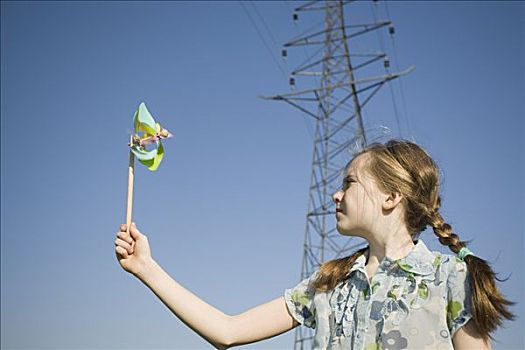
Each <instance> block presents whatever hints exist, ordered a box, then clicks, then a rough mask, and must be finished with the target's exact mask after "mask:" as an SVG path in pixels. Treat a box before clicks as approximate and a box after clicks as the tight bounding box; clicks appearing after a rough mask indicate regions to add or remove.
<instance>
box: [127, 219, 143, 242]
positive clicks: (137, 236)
mask: <svg viewBox="0 0 525 350" xmlns="http://www.w3.org/2000/svg"><path fill="white" fill-rule="evenodd" d="M129 233H130V234H131V237H132V238H133V239H134V240H136V241H137V240H139V239H140V238H141V236H142V234H141V233H140V231H139V230H138V229H137V226H136V225H135V223H134V222H132V223H131V227H130V230H129Z"/></svg>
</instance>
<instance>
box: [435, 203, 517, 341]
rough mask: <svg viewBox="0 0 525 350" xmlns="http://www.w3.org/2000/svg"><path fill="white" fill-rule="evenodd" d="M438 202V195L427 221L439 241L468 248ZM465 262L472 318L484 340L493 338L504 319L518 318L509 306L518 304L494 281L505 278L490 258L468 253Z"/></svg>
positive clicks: (450, 246) (452, 247)
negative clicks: (497, 275)
mask: <svg viewBox="0 0 525 350" xmlns="http://www.w3.org/2000/svg"><path fill="white" fill-rule="evenodd" d="M439 204H440V198H439V197H438V200H437V205H436V206H434V209H432V210H429V211H428V213H427V215H426V216H427V223H428V224H429V225H430V226H432V228H433V230H434V233H435V235H436V236H438V238H439V242H440V243H441V244H443V245H446V246H448V247H449V248H450V250H452V251H453V252H454V253H456V254H458V253H459V251H460V249H461V248H463V247H466V243H467V242H470V241H461V240H460V239H459V236H458V235H456V234H455V233H454V232H452V227H451V226H450V225H449V224H447V223H446V222H445V220H443V217H442V216H441V214H440V213H439V211H438V210H439ZM464 261H465V263H466V264H467V271H468V273H469V275H470V285H471V287H472V288H471V289H472V300H471V301H470V302H471V306H472V307H471V309H472V319H473V321H474V323H475V325H476V327H477V328H478V330H479V332H480V334H481V336H482V337H483V339H484V340H485V341H486V340H488V338H490V339H493V338H492V336H491V333H493V332H494V331H495V330H496V328H498V327H499V326H500V325H501V324H502V322H503V318H506V319H508V320H514V318H515V317H516V316H515V315H514V314H513V313H512V312H510V311H509V310H508V306H510V305H514V304H516V303H515V302H512V301H510V300H508V299H506V298H505V297H504V296H503V295H502V294H501V292H500V291H499V289H498V287H497V286H496V282H495V280H498V281H500V282H502V281H505V280H501V279H498V278H497V277H496V274H495V273H494V271H493V270H492V268H491V267H490V265H489V263H488V262H487V261H485V260H483V259H481V258H479V257H477V256H474V255H467V256H466V257H465V258H464Z"/></svg>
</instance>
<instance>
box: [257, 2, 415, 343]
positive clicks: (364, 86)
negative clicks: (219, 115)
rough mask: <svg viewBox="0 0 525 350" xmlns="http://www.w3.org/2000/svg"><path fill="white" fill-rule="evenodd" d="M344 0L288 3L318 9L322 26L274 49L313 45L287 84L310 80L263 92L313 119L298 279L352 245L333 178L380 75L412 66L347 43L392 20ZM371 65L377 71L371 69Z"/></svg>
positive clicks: (357, 134) (302, 334)
mask: <svg viewBox="0 0 525 350" xmlns="http://www.w3.org/2000/svg"><path fill="white" fill-rule="evenodd" d="M351 2H352V1H348V0H346V1H344V0H338V1H333V0H327V1H310V2H308V3H305V4H304V5H302V6H299V7H297V8H296V9H295V12H294V14H293V17H294V20H297V18H298V13H299V12H303V11H322V12H324V16H325V19H324V28H323V29H321V30H318V31H316V32H313V33H311V34H307V35H303V36H302V37H299V38H297V39H294V40H291V41H289V42H288V43H286V44H284V48H283V51H282V56H283V57H287V56H288V49H289V48H292V47H298V46H305V45H311V46H314V50H315V52H316V53H315V54H314V55H312V56H311V57H309V58H307V60H306V61H305V62H304V63H303V64H301V65H300V66H299V67H298V68H296V69H295V70H294V71H292V72H291V77H290V85H291V86H292V87H294V86H295V79H296V77H299V76H302V77H310V78H314V79H315V82H316V86H315V87H313V88H311V89H304V90H301V91H294V92H291V93H287V94H281V95H276V96H272V97H264V98H265V99H271V100H278V101H284V102H286V103H288V104H290V105H292V106H294V107H295V108H298V109H299V110H301V111H302V112H304V113H306V114H307V115H309V116H310V117H312V118H314V119H315V134H314V140H313V144H314V150H313V159H312V171H311V177H310V186H309V196H308V212H307V214H306V229H305V236H304V252H303V258H302V268H301V280H302V279H304V278H306V277H308V276H310V275H311V274H312V273H313V272H314V271H315V270H316V269H318V268H319V267H320V265H321V264H322V263H323V262H324V261H327V260H331V259H334V258H338V257H343V256H347V255H348V254H349V253H350V252H352V251H354V250H355V249H356V248H357V246H356V245H353V246H351V244H350V243H351V240H349V239H348V238H346V237H343V236H341V235H340V234H338V232H337V231H336V229H335V225H334V219H333V218H334V216H335V209H334V204H333V202H332V198H331V195H332V194H333V193H334V192H335V191H336V190H337V189H338V188H339V186H340V182H341V174H342V170H343V169H344V167H345V165H346V163H347V162H348V160H349V158H350V157H349V153H348V151H349V150H351V149H352V148H353V149H354V150H355V149H359V148H361V147H363V146H366V145H367V144H368V142H369V140H368V139H367V135H366V134H365V126H364V123H363V116H362V110H363V108H364V107H365V106H366V105H367V104H368V103H369V102H370V100H371V99H372V97H374V95H375V94H376V93H377V92H378V91H379V90H380V89H381V87H383V86H384V85H385V84H386V83H387V82H389V81H390V80H393V79H396V78H398V77H399V76H401V75H404V74H407V73H408V72H409V71H410V70H411V69H413V67H411V68H409V69H407V70H405V71H402V72H398V73H391V72H390V71H389V65H390V64H389V59H388V56H387V55H386V54H385V53H383V52H378V51H375V52H370V51H368V52H353V51H352V43H353V42H354V41H355V40H357V39H358V38H360V37H362V36H365V34H367V33H369V32H372V31H377V30H386V29H388V31H389V33H390V34H391V35H393V34H394V27H393V26H392V23H391V22H390V21H374V22H373V23H366V24H353V23H351V24H347V23H345V15H344V12H345V11H344V10H345V6H346V5H348V4H349V3H351ZM378 66H379V68H380V71H381V72H382V75H375V74H377V72H378V69H377V68H378ZM358 75H359V76H358ZM312 346H313V332H312V331H311V330H310V329H307V328H305V327H297V328H296V333H295V349H311V348H312Z"/></svg>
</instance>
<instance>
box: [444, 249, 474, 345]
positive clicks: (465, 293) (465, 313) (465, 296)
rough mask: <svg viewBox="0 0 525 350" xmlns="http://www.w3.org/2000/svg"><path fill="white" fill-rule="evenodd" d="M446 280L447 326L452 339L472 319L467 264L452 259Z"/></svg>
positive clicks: (455, 258)
mask: <svg viewBox="0 0 525 350" xmlns="http://www.w3.org/2000/svg"><path fill="white" fill-rule="evenodd" d="M452 261H453V262H452V268H451V271H450V273H449V275H448V279H447V309H446V310H447V325H448V329H449V331H450V337H451V338H452V337H453V336H454V334H455V333H456V331H457V330H458V329H460V328H461V327H462V326H463V325H465V323H467V322H468V321H469V320H470V319H471V318H472V307H471V300H472V290H471V285H470V276H469V275H468V271H467V263H465V262H464V261H461V260H459V259H458V258H457V257H452Z"/></svg>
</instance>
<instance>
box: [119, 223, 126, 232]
mask: <svg viewBox="0 0 525 350" xmlns="http://www.w3.org/2000/svg"><path fill="white" fill-rule="evenodd" d="M126 228H127V226H126V224H121V225H120V231H122V232H126Z"/></svg>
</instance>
